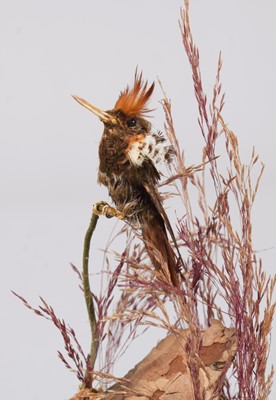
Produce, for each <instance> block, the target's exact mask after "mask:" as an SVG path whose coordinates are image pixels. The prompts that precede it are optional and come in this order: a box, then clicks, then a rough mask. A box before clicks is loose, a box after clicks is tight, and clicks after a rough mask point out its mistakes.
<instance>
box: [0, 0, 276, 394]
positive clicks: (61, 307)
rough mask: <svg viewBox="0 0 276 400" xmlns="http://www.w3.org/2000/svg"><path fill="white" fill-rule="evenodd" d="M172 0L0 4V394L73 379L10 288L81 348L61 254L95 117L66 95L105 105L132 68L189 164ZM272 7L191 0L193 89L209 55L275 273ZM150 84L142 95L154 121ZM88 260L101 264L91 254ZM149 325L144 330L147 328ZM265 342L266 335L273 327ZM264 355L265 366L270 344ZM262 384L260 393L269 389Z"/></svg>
mask: <svg viewBox="0 0 276 400" xmlns="http://www.w3.org/2000/svg"><path fill="white" fill-rule="evenodd" d="M181 5H182V1H165V0H151V1H148V0H147V1H146V0H140V1H133V0H128V1H127V0H113V1H111V0H109V1H108V0H105V1H95V0H91V1H84V0H82V1H78V2H77V1H68V0H67V1H65V0H60V1H47V2H46V1H38V0H36V1H30V0H25V1H19V0H11V1H9V2H4V1H2V2H1V4H0V135H1V136H0V140H1V145H0V152H1V154H0V165H1V225H0V230H1V280H0V285H1V288H0V313H1V315H0V321H1V330H0V335H1V336H0V337H1V348H0V363H1V373H0V387H1V396H2V398H7V397H8V395H9V396H12V397H13V398H16V397H20V398H22V399H28V400H32V399H33V400H34V399H41V400H43V399H48V398H51V399H66V398H69V397H70V396H71V395H72V394H73V393H74V392H76V391H77V384H78V383H77V380H76V379H75V377H74V376H73V374H72V373H70V372H69V371H67V370H66V369H65V368H64V367H63V365H62V364H61V362H60V361H59V360H58V359H57V356H56V354H55V351H56V349H62V348H63V344H62V341H61V338H60V337H59V333H58V332H57V331H56V330H55V329H54V328H53V327H52V326H50V324H49V323H47V321H44V320H41V319H39V318H37V317H35V316H34V314H32V313H31V312H28V311H27V310H25V309H24V308H23V306H22V305H21V304H20V303H19V302H18V301H17V299H15V298H14V297H13V296H12V295H11V294H10V289H13V290H15V291H17V292H19V293H20V294H22V295H23V296H25V297H27V298H28V300H30V302H31V303H32V304H34V305H36V304H37V302H38V296H39V295H42V296H43V297H45V298H46V299H47V301H48V302H49V303H50V304H51V305H52V306H54V308H55V310H56V312H57V314H58V315H60V316H62V317H64V318H65V320H66V321H68V322H69V323H70V324H71V326H73V327H74V328H75V329H76V331H77V334H78V337H79V339H80V341H81V342H82V343H83V346H84V347H85V348H88V345H89V335H88V323H87V318H86V315H85V309H84V305H83V299H82V296H81V293H80V292H79V290H78V287H77V280H76V277H75V276H74V274H73V272H71V270H70V268H69V262H73V263H75V264H76V265H78V266H80V264H81V253H82V241H83V235H84V232H85V229H86V227H87V223H88V220H89V217H90V211H91V205H92V204H93V202H94V201H97V200H101V199H107V192H106V189H105V188H104V187H99V186H98V185H97V183H96V176H97V163H98V161H97V146H98V143H99V139H100V134H101V130H102V126H101V124H100V122H99V121H97V119H96V118H94V117H92V115H90V114H89V113H88V112H87V111H85V110H84V109H82V108H81V107H80V106H79V105H77V103H75V102H74V101H73V99H72V98H71V97H70V94H78V95H80V96H82V97H84V98H85V99H87V100H89V101H91V102H92V103H93V104H95V105H96V106H98V107H101V108H103V109H108V108H110V107H112V105H113V104H114V102H115V100H116V98H117V96H118V93H119V91H120V90H122V89H123V88H124V87H125V85H126V84H127V83H130V82H131V81H132V79H133V73H134V69H135V67H136V65H139V67H140V68H141V69H143V71H144V75H145V77H146V78H148V79H149V80H150V81H152V80H154V79H156V77H157V76H158V77H159V78H160V79H161V80H162V83H163V85H164V88H165V90H166V92H167V94H168V96H169V97H170V98H172V100H173V115H174V120H175V126H176V128H177V131H178V135H179V136H180V137H181V144H182V146H183V147H184V149H185V152H186V157H187V163H188V164H192V163H195V162H197V161H198V160H199V157H200V149H201V147H202V139H201V136H200V132H199V129H198V127H197V122H196V119H197V106H196V102H195V99H194V96H193V86H192V80H191V73H190V68H189V66H188V63H187V59H186V55H185V53H184V50H183V48H182V43H181V37H180V32H179V27H178V18H179V8H180V6H181ZM275 11H276V6H275V2H274V1H272V0H270V1H269V0H266V1H263V2H259V1H255V0H254V1H252V0H251V1H250V0H242V1H240V0H232V1H231V2H230V1H226V0H210V1H206V0H201V1H200V0H195V1H191V23H192V30H193V34H194V39H195V41H196V43H197V44H198V46H199V48H200V54H201V70H202V76H203V79H204V82H205V91H206V92H207V94H209V95H210V94H211V91H212V84H213V82H214V79H215V73H216V63H217V57H218V53H219V51H220V50H221V51H222V58H223V62H224V66H223V70H222V81H223V90H224V91H225V92H226V105H225V109H224V118H225V120H226V121H227V122H228V124H229V127H230V128H231V129H233V130H234V132H235V133H236V134H237V135H238V137H239V142H240V150H241V155H242V157H244V159H245V160H248V161H249V158H250V155H251V148H252V146H253V145H255V147H256V151H257V153H259V154H260V157H261V159H262V160H263V161H264V163H265V164H266V169H265V175H264V178H263V180H262V184H261V187H260V192H259V195H258V197H257V200H256V204H255V208H254V211H253V223H254V232H253V233H254V239H255V241H254V243H255V248H256V249H257V250H258V251H260V253H259V255H260V256H261V257H262V259H263V262H264V268H265V270H266V271H267V272H268V273H274V271H275V225H276V221H275V211H274V209H275V201H276V198H275V172H276V169H275V165H276V157H275V131H276V129H275V128H276V126H275V93H276V80H275V70H276V65H275V64H276V57H275V40H276V29H275ZM161 97H162V94H161V91H160V89H159V88H157V90H155V93H154V95H153V98H152V103H151V105H152V107H154V108H156V109H157V110H156V112H155V118H154V120H153V124H154V128H155V129H162V127H163V121H164V118H163V114H162V111H161V106H160V104H159V103H158V102H159V100H160V99H161ZM114 223H115V222H111V221H107V222H106V221H103V222H102V230H101V232H105V234H104V235H103V234H101V233H98V234H97V237H96V238H95V244H94V248H95V249H97V248H103V247H104V245H105V242H106V236H107V235H109V232H111V230H112V227H113V226H114ZM97 254H98V255H97V257H96V258H95V261H94V262H95V264H97V266H98V267H99V268H100V267H101V259H102V257H101V253H100V252H97ZM153 332H154V334H151V335H150V336H147V337H146V338H145V339H143V340H142V341H140V342H139V341H138V342H137V343H135V344H134V345H133V348H132V349H130V352H129V353H127V355H126V356H125V357H124V358H123V359H122V360H121V361H120V363H119V364H118V368H117V370H115V371H114V372H115V373H118V374H124V373H125V372H126V371H127V370H128V369H129V368H131V367H132V366H133V365H134V364H135V363H136V362H138V361H139V360H140V359H141V358H142V357H143V356H144V355H145V354H146V353H147V352H148V351H149V349H150V348H151V346H152V345H153V343H155V342H156V340H157V338H158V337H160V333H159V332H157V331H153ZM155 333H156V336H155ZM273 337H274V342H275V333H274V334H273ZM271 359H272V360H273V359H274V361H275V344H274V343H273V340H272V345H271ZM275 396H276V389H275V386H274V391H273V395H272V396H271V398H275Z"/></svg>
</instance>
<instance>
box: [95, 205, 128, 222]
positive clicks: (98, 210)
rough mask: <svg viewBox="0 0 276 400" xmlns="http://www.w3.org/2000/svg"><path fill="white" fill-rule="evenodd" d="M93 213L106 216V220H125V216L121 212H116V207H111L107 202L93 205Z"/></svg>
mask: <svg viewBox="0 0 276 400" xmlns="http://www.w3.org/2000/svg"><path fill="white" fill-rule="evenodd" d="M93 212H94V214H96V215H98V216H101V215H105V216H106V218H113V217H116V218H118V219H124V215H123V214H122V213H121V212H120V211H118V210H116V208H114V207H111V206H110V205H109V204H108V203H106V202H105V201H98V202H97V203H95V204H94V205H93Z"/></svg>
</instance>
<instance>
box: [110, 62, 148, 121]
mask: <svg viewBox="0 0 276 400" xmlns="http://www.w3.org/2000/svg"><path fill="white" fill-rule="evenodd" d="M147 86H148V82H147V81H146V82H144V81H143V79H142V72H141V73H140V74H138V72H137V70H136V72H135V77H134V84H133V87H132V88H130V87H129V86H127V88H126V89H125V90H124V91H123V92H121V94H120V96H119V98H118V100H117V101H116V104H115V108H116V109H118V110H122V111H123V112H124V113H125V114H126V115H127V116H128V117H132V116H143V115H144V114H146V113H148V112H150V111H152V110H149V109H148V108H147V107H146V104H147V102H148V100H149V98H150V96H151V95H152V92H153V89H154V82H153V84H152V85H151V86H150V87H149V88H147Z"/></svg>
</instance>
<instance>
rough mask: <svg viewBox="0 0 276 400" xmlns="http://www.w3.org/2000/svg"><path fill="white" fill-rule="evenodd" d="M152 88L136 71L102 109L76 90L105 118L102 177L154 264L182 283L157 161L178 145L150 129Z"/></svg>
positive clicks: (85, 104)
mask: <svg viewBox="0 0 276 400" xmlns="http://www.w3.org/2000/svg"><path fill="white" fill-rule="evenodd" d="M153 89H154V83H153V84H152V85H151V86H150V87H148V84H147V82H145V83H144V82H143V80H142V74H141V73H140V74H138V73H137V71H136V73H135V77H134V84H133V86H132V87H129V86H128V87H127V88H126V89H125V90H124V91H123V92H121V94H120V96H119V98H118V100H117V102H116V104H115V107H114V108H113V109H112V110H108V111H102V110H99V109H98V108H96V107H94V106H92V105H91V104H89V103H87V102H86V101H85V100H83V99H81V98H79V97H77V96H74V98H75V99H76V100H77V101H78V102H79V103H80V104H81V105H83V106H84V107H86V108H88V109H89V110H90V111H92V112H93V113H94V114H96V115H97V116H98V117H99V118H100V119H101V120H102V121H103V123H104V132H103V135H102V139H101V142H100V146H99V159H100V165H99V175H98V181H99V183H101V184H104V185H105V186H107V188H108V190H109V194H110V196H111V198H112V200H113V201H114V203H115V204H116V207H117V209H118V210H119V211H121V212H122V213H123V214H124V215H125V218H126V219H127V220H128V221H129V222H130V223H131V224H134V225H135V226H137V227H138V228H140V229H141V232H142V237H143V241H144V243H145V247H146V250H147V253H148V255H149V257H150V259H151V261H152V263H153V265H154V266H155V268H156V269H157V270H158V271H160V272H161V273H162V274H163V277H168V276H169V278H168V279H169V280H170V281H171V282H172V283H173V285H174V286H178V285H179V280H178V267H177V259H176V256H175V254H174V251H173V249H172V247H171V245H170V243H169V239H168V236H167V232H166V228H167V229H168V231H169V233H170V235H171V237H172V239H173V241H174V243H175V245H176V240H175V237H174V234H173V230H172V228H171V225H170V223H169V220H168V218H167V215H166V213H165V211H164V208H163V206H162V201H161V197H160V195H159V193H158V190H157V182H158V180H159V179H160V175H159V172H158V171H157V169H156V167H155V164H157V163H158V162H160V161H166V162H168V161H170V159H171V156H172V152H173V151H172V148H171V146H168V145H166V143H165V139H164V137H163V136H162V134H160V133H158V134H155V133H152V132H151V124H150V122H149V121H148V120H146V119H145V118H144V116H145V115H146V114H147V113H148V112H149V111H150V110H149V109H148V107H147V103H148V100H149V98H150V96H151V94H152V92H153ZM165 226H166V228H165ZM166 265H167V268H166ZM166 271H168V272H169V274H167V273H166Z"/></svg>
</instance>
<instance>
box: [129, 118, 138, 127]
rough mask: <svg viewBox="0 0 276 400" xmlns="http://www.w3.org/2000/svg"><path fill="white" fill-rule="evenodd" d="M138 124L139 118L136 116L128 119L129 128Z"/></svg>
mask: <svg viewBox="0 0 276 400" xmlns="http://www.w3.org/2000/svg"><path fill="white" fill-rule="evenodd" d="M136 124H137V119H136V118H130V119H128V120H127V126H128V127H129V128H132V127H133V126H136Z"/></svg>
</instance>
